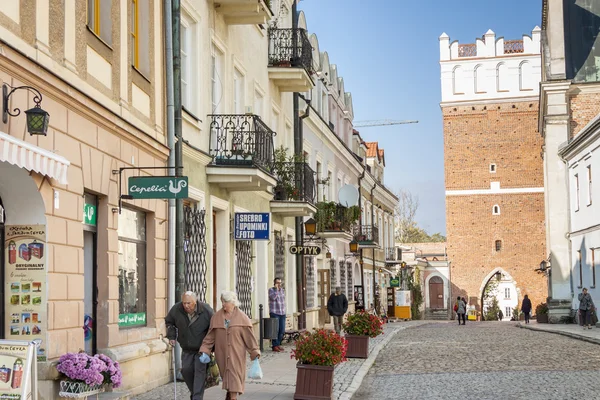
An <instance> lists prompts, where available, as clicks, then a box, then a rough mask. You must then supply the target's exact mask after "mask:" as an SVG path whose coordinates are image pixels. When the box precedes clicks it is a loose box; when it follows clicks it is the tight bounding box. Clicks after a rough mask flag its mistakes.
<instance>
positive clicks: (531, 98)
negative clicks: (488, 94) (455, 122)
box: [440, 95, 540, 108]
mask: <svg viewBox="0 0 600 400" xmlns="http://www.w3.org/2000/svg"><path fill="white" fill-rule="evenodd" d="M539 100H540V97H539V96H538V95H536V96H524V97H507V98H503V99H487V100H468V101H448V102H441V103H440V108H444V107H460V106H475V105H488V104H500V103H525V102H536V103H537V102H538V101H539Z"/></svg>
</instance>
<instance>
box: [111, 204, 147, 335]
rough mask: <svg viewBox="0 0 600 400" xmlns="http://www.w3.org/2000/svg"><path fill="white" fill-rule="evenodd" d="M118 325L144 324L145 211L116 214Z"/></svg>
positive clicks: (126, 211)
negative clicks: (117, 238)
mask: <svg viewBox="0 0 600 400" xmlns="http://www.w3.org/2000/svg"><path fill="white" fill-rule="evenodd" d="M118 235H119V326H134V325H146V214H145V213H143V212H141V211H135V210H131V209H127V208H123V210H122V211H121V214H119V228H118Z"/></svg>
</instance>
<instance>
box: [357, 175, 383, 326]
mask: <svg viewBox="0 0 600 400" xmlns="http://www.w3.org/2000/svg"><path fill="white" fill-rule="evenodd" d="M376 187H377V182H375V184H374V185H373V187H372V188H371V235H373V227H374V222H373V221H374V218H375V213H374V212H373V211H374V204H373V191H374V190H375V188H376ZM361 233H362V232H361ZM371 260H372V262H373V307H375V315H379V308H378V307H377V299H376V298H375V293H376V291H377V284H376V283H375V248H373V249H371Z"/></svg>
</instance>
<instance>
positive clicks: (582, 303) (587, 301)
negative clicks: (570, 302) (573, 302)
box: [577, 293, 594, 311]
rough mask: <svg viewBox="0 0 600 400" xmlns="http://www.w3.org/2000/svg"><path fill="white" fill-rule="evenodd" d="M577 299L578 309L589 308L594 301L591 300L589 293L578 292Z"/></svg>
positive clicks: (592, 305)
mask: <svg viewBox="0 0 600 400" xmlns="http://www.w3.org/2000/svg"><path fill="white" fill-rule="evenodd" d="M577 297H578V299H579V309H580V310H584V311H585V310H591V309H592V307H594V302H593V301H592V296H591V295H590V294H589V293H586V294H583V293H579V295H578V296H577Z"/></svg>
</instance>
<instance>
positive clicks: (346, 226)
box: [315, 201, 360, 240]
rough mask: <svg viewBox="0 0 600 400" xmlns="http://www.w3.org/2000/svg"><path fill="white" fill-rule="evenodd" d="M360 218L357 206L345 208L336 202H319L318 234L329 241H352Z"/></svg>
mask: <svg viewBox="0 0 600 400" xmlns="http://www.w3.org/2000/svg"><path fill="white" fill-rule="evenodd" d="M359 217H360V208H358V207H357V206H352V207H344V206H342V205H341V204H338V203H336V202H333V201H332V202H325V201H322V202H318V203H317V212H316V213H315V221H316V222H317V234H318V235H319V237H322V238H325V239H328V238H332V239H347V240H352V232H353V231H354V227H355V225H356V223H357V221H358V218H359Z"/></svg>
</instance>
